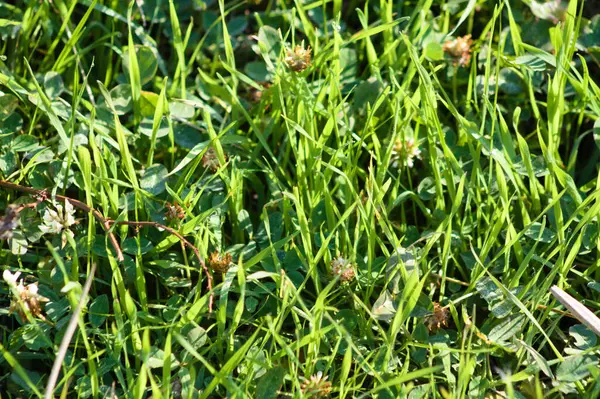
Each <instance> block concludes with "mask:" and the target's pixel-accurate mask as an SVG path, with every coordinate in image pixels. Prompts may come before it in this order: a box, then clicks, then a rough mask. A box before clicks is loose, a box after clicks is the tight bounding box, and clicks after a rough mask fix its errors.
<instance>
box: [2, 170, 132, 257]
mask: <svg viewBox="0 0 600 399" xmlns="http://www.w3.org/2000/svg"><path fill="white" fill-rule="evenodd" d="M0 187H5V188H9V189H11V190H15V191H20V192H22V193H27V194H33V195H36V196H37V197H38V198H40V199H41V200H39V202H41V201H43V200H45V199H47V198H48V192H47V191H46V190H38V189H35V188H32V187H25V186H20V185H18V184H15V183H11V182H8V181H5V180H0ZM54 198H55V199H56V200H57V201H59V202H63V203H64V202H65V201H67V200H68V201H69V203H71V205H73V206H74V207H75V208H79V209H81V210H82V211H84V212H87V213H89V212H92V214H93V215H94V217H95V218H96V220H97V221H98V222H99V223H100V224H102V227H104V230H105V231H106V234H107V235H108V239H109V241H110V243H111V245H112V246H113V248H114V249H115V252H116V253H117V260H118V261H119V262H122V261H123V260H124V259H125V258H124V257H123V252H122V251H121V247H120V246H119V242H118V241H117V238H116V237H115V235H114V234H113V233H112V232H111V231H110V224H109V223H108V220H107V219H106V218H105V217H104V216H102V214H101V213H100V212H98V211H97V210H96V209H94V208H91V207H89V206H87V205H86V204H85V203H84V202H81V201H79V200H76V199H73V198H69V197H65V196H64V195H56V196H55V197H54ZM39 202H38V203H39Z"/></svg>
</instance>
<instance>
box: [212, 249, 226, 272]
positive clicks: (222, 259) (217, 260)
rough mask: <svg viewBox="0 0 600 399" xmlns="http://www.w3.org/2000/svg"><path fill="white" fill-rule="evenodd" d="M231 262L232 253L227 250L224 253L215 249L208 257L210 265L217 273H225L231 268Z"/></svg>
mask: <svg viewBox="0 0 600 399" xmlns="http://www.w3.org/2000/svg"><path fill="white" fill-rule="evenodd" d="M230 264H231V255H230V254H228V253H227V252H225V254H223V255H222V254H221V253H220V252H219V251H214V252H213V253H211V254H210V257H209V258H208V265H209V266H210V268H211V269H213V270H214V271H216V272H217V273H225V272H226V271H227V270H229V265H230Z"/></svg>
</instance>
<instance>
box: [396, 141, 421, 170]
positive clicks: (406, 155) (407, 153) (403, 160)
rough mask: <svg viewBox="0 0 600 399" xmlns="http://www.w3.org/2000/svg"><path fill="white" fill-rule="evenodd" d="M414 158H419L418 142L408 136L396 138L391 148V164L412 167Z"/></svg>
mask: <svg viewBox="0 0 600 399" xmlns="http://www.w3.org/2000/svg"><path fill="white" fill-rule="evenodd" d="M415 159H421V150H420V149H419V146H418V144H417V143H415V139H413V138H412V137H409V138H406V139H398V140H396V142H395V143H394V148H393V150H392V159H391V162H392V166H394V167H401V166H408V167H409V168H412V167H413V166H414V165H415Z"/></svg>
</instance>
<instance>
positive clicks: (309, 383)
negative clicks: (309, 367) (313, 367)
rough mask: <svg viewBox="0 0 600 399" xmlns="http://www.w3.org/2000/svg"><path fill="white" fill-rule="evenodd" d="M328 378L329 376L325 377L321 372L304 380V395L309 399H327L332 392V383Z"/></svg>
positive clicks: (302, 386)
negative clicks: (325, 398)
mask: <svg viewBox="0 0 600 399" xmlns="http://www.w3.org/2000/svg"><path fill="white" fill-rule="evenodd" d="M327 378H328V377H327V376H325V377H323V372H321V371H319V372H317V374H316V375H311V376H310V378H309V379H306V378H303V380H304V382H303V383H302V385H301V388H302V393H303V394H304V395H305V396H307V397H309V398H324V397H326V396H327V395H329V393H330V392H331V382H329V381H327Z"/></svg>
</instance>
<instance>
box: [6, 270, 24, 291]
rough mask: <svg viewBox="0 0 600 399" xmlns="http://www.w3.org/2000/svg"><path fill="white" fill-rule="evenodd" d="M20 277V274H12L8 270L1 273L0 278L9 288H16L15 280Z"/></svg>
mask: <svg viewBox="0 0 600 399" xmlns="http://www.w3.org/2000/svg"><path fill="white" fill-rule="evenodd" d="M20 275H21V272H16V273H14V274H13V273H11V272H10V270H8V269H6V270H4V271H3V272H2V278H3V279H4V281H6V283H7V284H8V285H10V286H11V287H12V286H14V287H16V285H17V279H18V278H19V276H20Z"/></svg>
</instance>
